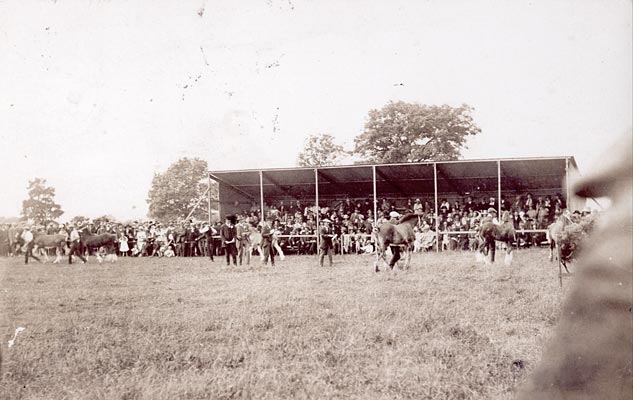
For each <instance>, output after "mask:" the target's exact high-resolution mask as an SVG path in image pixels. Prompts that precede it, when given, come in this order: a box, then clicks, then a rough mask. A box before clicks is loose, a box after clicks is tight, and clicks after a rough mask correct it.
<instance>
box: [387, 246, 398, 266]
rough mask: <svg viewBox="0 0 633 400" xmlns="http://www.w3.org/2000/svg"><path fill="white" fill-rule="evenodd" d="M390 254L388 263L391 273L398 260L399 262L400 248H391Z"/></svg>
mask: <svg viewBox="0 0 633 400" xmlns="http://www.w3.org/2000/svg"><path fill="white" fill-rule="evenodd" d="M391 252H392V253H393V256H391V261H390V262H389V268H391V270H392V271H393V268H394V267H395V266H396V263H397V262H398V260H400V247H398V246H396V247H395V248H394V247H393V246H392V247H391Z"/></svg>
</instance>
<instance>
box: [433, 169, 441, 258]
mask: <svg viewBox="0 0 633 400" xmlns="http://www.w3.org/2000/svg"><path fill="white" fill-rule="evenodd" d="M433 191H434V193H435V252H439V251H440V216H439V212H438V209H437V163H433Z"/></svg>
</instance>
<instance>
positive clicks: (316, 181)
mask: <svg viewBox="0 0 633 400" xmlns="http://www.w3.org/2000/svg"><path fill="white" fill-rule="evenodd" d="M314 197H315V199H314V201H315V208H316V229H315V231H314V233H316V246H317V263H318V260H319V251H321V249H320V244H321V238H320V236H321V235H319V231H320V225H319V213H320V211H321V209H320V207H319V170H318V169H316V168H315V169H314Z"/></svg>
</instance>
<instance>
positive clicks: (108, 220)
mask: <svg viewBox="0 0 633 400" xmlns="http://www.w3.org/2000/svg"><path fill="white" fill-rule="evenodd" d="M115 221H116V218H114V217H113V216H112V215H102V216H100V217H97V218H95V219H94V220H93V221H92V222H94V224H95V226H98V225H99V224H101V223H102V222H105V223H106V224H107V223H111V222H115Z"/></svg>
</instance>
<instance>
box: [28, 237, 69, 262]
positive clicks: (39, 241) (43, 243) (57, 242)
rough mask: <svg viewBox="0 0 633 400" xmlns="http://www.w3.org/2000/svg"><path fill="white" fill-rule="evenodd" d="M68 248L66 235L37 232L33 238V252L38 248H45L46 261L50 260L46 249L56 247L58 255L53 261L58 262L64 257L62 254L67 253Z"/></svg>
mask: <svg viewBox="0 0 633 400" xmlns="http://www.w3.org/2000/svg"><path fill="white" fill-rule="evenodd" d="M66 248H67V246H66V235H61V234H56V235H46V234H37V235H35V237H34V238H33V252H36V251H37V249H44V250H45V251H44V262H48V252H47V251H46V250H48V249H55V253H56V255H57V257H55V261H53V264H57V263H59V261H60V260H61V259H62V254H64V253H65V250H66Z"/></svg>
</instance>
